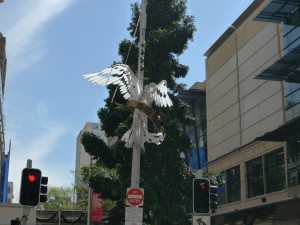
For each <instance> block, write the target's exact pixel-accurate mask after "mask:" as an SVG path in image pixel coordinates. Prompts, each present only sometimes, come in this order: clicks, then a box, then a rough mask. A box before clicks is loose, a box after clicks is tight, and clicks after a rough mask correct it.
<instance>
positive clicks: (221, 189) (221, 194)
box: [218, 172, 226, 205]
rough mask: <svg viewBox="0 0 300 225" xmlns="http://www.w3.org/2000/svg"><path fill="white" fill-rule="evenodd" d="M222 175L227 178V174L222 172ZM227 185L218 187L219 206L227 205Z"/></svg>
mask: <svg viewBox="0 0 300 225" xmlns="http://www.w3.org/2000/svg"><path fill="white" fill-rule="evenodd" d="M221 175H222V176H223V177H225V173H224V172H221ZM225 190H226V185H225V184H221V185H219V186H218V205H224V204H225V203H226V191H225Z"/></svg>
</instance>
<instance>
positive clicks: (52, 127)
mask: <svg viewBox="0 0 300 225" xmlns="http://www.w3.org/2000/svg"><path fill="white" fill-rule="evenodd" d="M25 129H26V128H25ZM25 129H24V130H25ZM36 133H39V134H38V135H35V136H34V137H29V136H26V135H25V136H22V135H17V136H13V137H12V140H13V141H12V149H11V159H10V171H9V181H12V182H14V195H15V199H14V201H15V202H16V201H18V198H19V187H20V180H21V171H22V169H23V168H25V167H26V162H27V159H31V160H32V167H33V168H41V169H42V172H43V174H46V175H47V176H48V177H49V180H52V183H53V185H57V184H64V183H65V182H64V179H63V177H62V176H58V177H57V176H56V177H55V176H54V175H55V174H60V172H61V171H60V169H61V168H62V167H63V166H64V165H61V164H60V163H59V162H57V165H49V163H48V159H49V158H50V157H53V151H54V150H55V147H56V145H57V144H58V142H59V141H61V140H62V139H63V138H64V136H65V135H66V134H67V133H68V131H67V128H66V127H64V126H62V125H61V124H57V123H56V124H55V123H51V122H49V121H48V122H44V125H43V126H41V127H40V128H39V129H38V130H36ZM45 165H47V166H49V168H45ZM49 175H50V176H49ZM60 178H61V180H60Z"/></svg>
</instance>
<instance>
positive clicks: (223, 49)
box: [206, 35, 236, 79]
mask: <svg viewBox="0 0 300 225" xmlns="http://www.w3.org/2000/svg"><path fill="white" fill-rule="evenodd" d="M235 52H236V51H235V37H234V35H231V36H230V37H228V39H226V40H225V41H224V43H223V44H222V45H221V46H220V47H219V48H218V50H217V51H215V52H214V53H213V54H212V55H211V56H210V57H209V59H207V61H206V79H208V78H209V77H210V76H211V75H213V74H214V73H216V71H218V70H219V68H221V67H222V66H223V65H224V64H225V63H226V62H228V61H229V60H230V59H231V58H232V57H233V56H234V55H235Z"/></svg>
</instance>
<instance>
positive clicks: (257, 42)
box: [238, 21, 277, 66]
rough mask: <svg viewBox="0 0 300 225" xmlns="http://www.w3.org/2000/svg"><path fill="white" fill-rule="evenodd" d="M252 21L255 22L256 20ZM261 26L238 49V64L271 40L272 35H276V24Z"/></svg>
mask: <svg viewBox="0 0 300 225" xmlns="http://www.w3.org/2000/svg"><path fill="white" fill-rule="evenodd" d="M253 22H254V21H253ZM254 23H255V24H256V22H254ZM260 24H261V23H260ZM262 27H263V29H261V30H260V32H259V33H257V34H256V35H255V37H254V38H253V39H251V40H249V42H248V43H247V44H246V45H245V46H244V47H243V48H242V49H241V50H240V51H239V53H238V62H239V66H240V65H241V64H243V63H244V62H245V61H246V60H248V58H250V57H251V56H252V55H254V54H255V53H256V52H257V51H258V50H259V49H261V48H262V47H263V46H264V45H266V43H267V42H269V41H271V39H274V37H276V36H277V25H276V24H272V23H270V24H268V25H267V26H262ZM247 29H249V28H247ZM249 30H250V29H249ZM252 33H253V32H252ZM253 34H254V33H253ZM276 39H277V38H275V40H276Z"/></svg>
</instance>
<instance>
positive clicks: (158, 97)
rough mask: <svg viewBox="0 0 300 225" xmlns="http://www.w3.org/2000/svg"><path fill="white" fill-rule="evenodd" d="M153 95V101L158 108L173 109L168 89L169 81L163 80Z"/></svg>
mask: <svg viewBox="0 0 300 225" xmlns="http://www.w3.org/2000/svg"><path fill="white" fill-rule="evenodd" d="M156 87H157V88H156V89H155V91H154V93H153V100H154V102H155V104H156V105H157V106H161V107H167V106H168V107H171V106H172V105H173V103H172V101H171V99H170V97H169V95H168V89H167V81H165V80H163V81H161V82H160V83H159V84H157V86H156Z"/></svg>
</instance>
